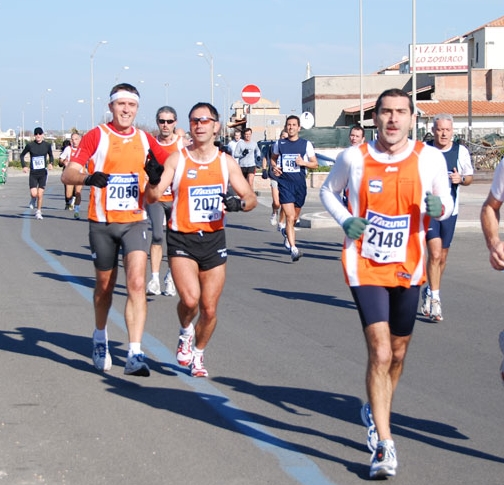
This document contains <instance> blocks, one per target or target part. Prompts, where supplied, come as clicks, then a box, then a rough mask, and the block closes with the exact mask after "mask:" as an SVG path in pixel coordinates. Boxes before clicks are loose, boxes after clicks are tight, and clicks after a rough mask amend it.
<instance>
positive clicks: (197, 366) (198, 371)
mask: <svg viewBox="0 0 504 485" xmlns="http://www.w3.org/2000/svg"><path fill="white" fill-rule="evenodd" d="M191 375H192V376H193V377H208V371H207V370H206V368H205V365H204V364H203V352H195V353H194V358H193V361H192V364H191Z"/></svg>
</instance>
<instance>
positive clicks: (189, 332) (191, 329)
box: [146, 103, 257, 377]
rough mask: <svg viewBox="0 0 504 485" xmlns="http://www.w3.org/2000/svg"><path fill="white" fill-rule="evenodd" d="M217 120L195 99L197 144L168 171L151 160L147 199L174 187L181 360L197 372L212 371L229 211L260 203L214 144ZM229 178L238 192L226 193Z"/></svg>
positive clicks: (171, 230) (171, 228)
mask: <svg viewBox="0 0 504 485" xmlns="http://www.w3.org/2000/svg"><path fill="white" fill-rule="evenodd" d="M218 119H219V114H218V113H217V110H216V109H215V107H214V106H213V105H211V104H209V103H198V104H196V105H195V106H194V107H193V108H192V109H191V111H190V112H189V124H190V133H191V137H192V140H193V142H192V145H190V146H188V147H186V148H184V149H183V150H182V151H180V152H177V153H174V154H172V155H170V157H169V158H168V160H167V161H166V162H165V164H164V170H163V167H161V166H160V164H159V163H157V162H156V161H152V160H151V161H150V162H149V163H148V164H147V165H146V170H147V173H148V174H149V184H148V185H147V190H146V197H147V200H148V202H152V201H155V200H158V199H159V197H161V195H162V194H163V193H164V191H165V190H166V189H167V188H168V187H169V186H170V185H171V186H172V191H173V197H174V199H173V209H172V214H171V218H170V220H169V221H168V231H167V244H168V258H169V263H170V268H171V272H172V275H173V279H174V281H175V286H176V288H177V291H178V294H179V295H180V301H179V303H178V306H177V313H178V317H179V320H180V325H181V328H180V335H179V341H178V347H177V361H178V363H179V364H180V365H181V366H185V367H186V366H191V375H192V376H193V377H207V376H208V371H207V370H206V368H205V366H204V364H203V351H204V350H205V348H206V346H207V344H208V343H209V341H210V338H211V336H212V334H213V332H214V330H215V327H216V325H217V305H218V302H219V298H220V295H221V293H222V290H223V288H224V282H225V279H226V261H227V248H226V237H225V233H224V214H225V211H231V212H234V211H240V210H243V211H250V210H252V209H253V208H254V207H255V206H256V205H257V197H256V195H255V194H254V192H253V191H252V189H251V188H250V185H249V184H248V183H247V181H246V179H245V178H244V177H243V175H242V173H241V170H240V167H239V165H238V164H237V163H236V162H235V160H234V159H233V158H232V157H231V156H230V155H228V154H226V153H223V152H220V151H219V149H218V148H217V147H216V146H215V145H214V141H215V136H216V134H217V133H218V132H219V130H220V123H219V121H218ZM159 172H162V174H161V175H160V176H159V180H156V178H155V177H151V173H153V174H154V175H155V174H156V173H159ZM228 182H229V183H230V184H231V187H232V188H233V189H234V191H235V192H236V194H238V195H237V197H234V196H226V195H225V194H224V192H226V188H227V186H228ZM198 313H199V315H198ZM196 318H197V319H196ZM195 319H196V322H195V323H194V324H193V323H192V322H193V320H195ZM193 344H194V348H193Z"/></svg>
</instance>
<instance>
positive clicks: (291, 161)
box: [282, 153, 301, 173]
mask: <svg viewBox="0 0 504 485" xmlns="http://www.w3.org/2000/svg"><path fill="white" fill-rule="evenodd" d="M297 157H298V154H297V153H286V154H285V155H284V154H282V172H288V173H295V172H300V171H301V167H300V166H299V165H298V164H297V163H296V159H297Z"/></svg>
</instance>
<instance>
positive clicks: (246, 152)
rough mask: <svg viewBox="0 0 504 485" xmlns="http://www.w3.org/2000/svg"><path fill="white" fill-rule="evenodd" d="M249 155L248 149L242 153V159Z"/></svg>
mask: <svg viewBox="0 0 504 485" xmlns="http://www.w3.org/2000/svg"><path fill="white" fill-rule="evenodd" d="M248 154H249V151H248V148H245V150H243V151H242V157H246V156H247V155H248Z"/></svg>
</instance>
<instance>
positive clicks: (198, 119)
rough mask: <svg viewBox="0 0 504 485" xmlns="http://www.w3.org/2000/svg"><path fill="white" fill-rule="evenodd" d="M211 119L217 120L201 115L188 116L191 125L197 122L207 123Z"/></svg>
mask: <svg viewBox="0 0 504 485" xmlns="http://www.w3.org/2000/svg"><path fill="white" fill-rule="evenodd" d="M211 121H217V120H216V119H214V118H210V117H208V116H202V117H201V118H189V123H191V125H195V126H196V125H197V124H198V123H201V124H202V125H208V123H210V122H211Z"/></svg>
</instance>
